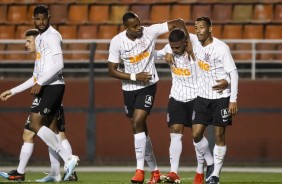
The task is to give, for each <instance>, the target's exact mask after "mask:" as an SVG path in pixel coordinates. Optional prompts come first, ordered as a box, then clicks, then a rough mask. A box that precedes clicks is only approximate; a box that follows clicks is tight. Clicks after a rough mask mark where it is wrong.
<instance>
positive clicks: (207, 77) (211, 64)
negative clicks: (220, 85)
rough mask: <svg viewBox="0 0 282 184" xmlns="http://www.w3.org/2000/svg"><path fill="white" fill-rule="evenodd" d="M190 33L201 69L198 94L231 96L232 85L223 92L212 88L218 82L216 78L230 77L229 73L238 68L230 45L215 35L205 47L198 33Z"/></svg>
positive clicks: (210, 96) (215, 96) (214, 97)
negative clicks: (199, 39)
mask: <svg viewBox="0 0 282 184" xmlns="http://www.w3.org/2000/svg"><path fill="white" fill-rule="evenodd" d="M189 35H190V40H191V41H192V44H193V51H194V53H195V56H196V59H197V62H198V65H199V69H200V71H201V77H200V80H199V93H198V96H200V97H203V98H206V99H219V98H222V97H228V96H230V94H231V93H230V92H231V90H230V85H229V86H228V88H227V89H225V90H224V91H223V93H218V92H217V91H214V90H212V87H213V86H214V85H216V84H217V82H216V80H220V79H227V78H229V74H228V73H230V72H231V71H233V70H236V69H237V68H236V65H235V62H234V60H233V58H232V56H231V53H230V49H229V47H228V45H226V44H225V43H224V42H223V41H220V40H219V39H217V38H214V37H213V42H212V43H211V44H209V45H207V46H205V47H203V46H202V44H201V42H199V41H198V38H197V36H196V35H194V34H189Z"/></svg>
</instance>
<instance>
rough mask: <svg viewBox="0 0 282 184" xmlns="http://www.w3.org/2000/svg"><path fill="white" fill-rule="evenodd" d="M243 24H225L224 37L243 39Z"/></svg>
mask: <svg viewBox="0 0 282 184" xmlns="http://www.w3.org/2000/svg"><path fill="white" fill-rule="evenodd" d="M242 28H243V27H242V25H224V27H223V35H222V36H223V37H222V38H223V39H241V38H242V37H243V34H242V33H243V32H242V31H243V29H242Z"/></svg>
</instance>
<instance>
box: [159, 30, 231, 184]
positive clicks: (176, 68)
mask: <svg viewBox="0 0 282 184" xmlns="http://www.w3.org/2000/svg"><path fill="white" fill-rule="evenodd" d="M186 45H187V39H186V35H185V33H184V31H182V30H181V29H174V30H173V31H171V33H170V35H169V44H167V45H166V46H165V47H164V48H163V49H162V50H160V51H157V57H158V59H168V58H167V57H168V54H169V57H170V59H169V60H170V61H168V62H169V66H170V68H171V75H172V87H171V91H170V95H169V103H168V110H167V112H168V113H167V121H168V127H169V129H170V139H171V142H170V147H169V155H170V165H171V170H170V172H169V173H168V174H165V175H162V176H161V180H162V181H164V182H174V183H180V177H179V176H178V175H177V172H178V169H179V160H180V155H181V152H182V136H183V132H184V127H190V128H191V127H192V114H193V109H194V103H195V99H196V97H197V95H198V81H199V78H200V73H199V67H198V64H197V62H196V61H194V60H190V59H189V58H188V54H187V53H186V52H185V47H186ZM171 54H172V55H171ZM171 60H172V62H171ZM219 82H220V83H219V84H218V85H217V86H218V89H221V90H223V89H225V88H226V87H227V85H228V83H227V81H226V80H220V81H219ZM195 151H196V154H198V153H197V150H195ZM205 160H206V162H207V165H208V167H209V166H212V165H213V157H212V155H211V153H210V150H209V149H207V150H205ZM203 161H204V160H198V167H197V173H201V174H200V175H199V176H198V175H197V176H198V177H195V180H194V184H202V183H204V174H203V163H204V162H203Z"/></svg>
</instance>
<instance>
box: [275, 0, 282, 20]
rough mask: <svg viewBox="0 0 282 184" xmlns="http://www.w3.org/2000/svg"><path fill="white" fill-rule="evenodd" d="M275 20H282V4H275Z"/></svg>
mask: <svg viewBox="0 0 282 184" xmlns="http://www.w3.org/2000/svg"><path fill="white" fill-rule="evenodd" d="M273 21H275V22H282V4H276V5H275V8H274V18H273Z"/></svg>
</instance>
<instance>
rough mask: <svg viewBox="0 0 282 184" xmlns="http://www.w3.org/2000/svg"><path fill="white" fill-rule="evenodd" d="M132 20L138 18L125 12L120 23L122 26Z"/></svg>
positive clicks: (131, 13)
mask: <svg viewBox="0 0 282 184" xmlns="http://www.w3.org/2000/svg"><path fill="white" fill-rule="evenodd" d="M133 18H138V16H137V15H136V14H135V13H133V12H126V13H125V14H124V15H123V16H122V23H123V25H125V24H126V22H127V21H128V19H133Z"/></svg>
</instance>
